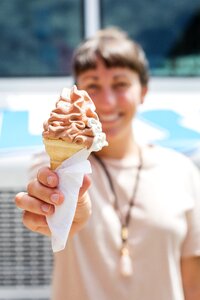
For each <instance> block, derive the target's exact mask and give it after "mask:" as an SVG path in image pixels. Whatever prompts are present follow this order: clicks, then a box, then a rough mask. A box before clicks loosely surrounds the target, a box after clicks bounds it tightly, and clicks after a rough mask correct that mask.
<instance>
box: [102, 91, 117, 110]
mask: <svg viewBox="0 0 200 300" xmlns="http://www.w3.org/2000/svg"><path fill="white" fill-rule="evenodd" d="M101 98H102V99H101V105H102V106H105V107H107V108H110V107H113V106H115V105H116V95H115V93H114V92H113V91H112V89H109V88H105V89H103V91H102V96H101Z"/></svg>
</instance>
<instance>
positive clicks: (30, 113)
mask: <svg viewBox="0 0 200 300" xmlns="http://www.w3.org/2000/svg"><path fill="white" fill-rule="evenodd" d="M0 5H1V10H0V45H1V46H0V300H4V299H9V300H11V299H20V300H24V299H27V300H28V299H32V300H47V299H49V294H50V288H49V286H50V282H51V270H52V252H51V245H50V242H49V240H48V239H46V238H44V237H42V236H39V235H37V234H34V233H32V232H29V231H28V230H26V229H25V228H24V227H23V225H22V224H21V211H19V210H18V209H17V208H15V205H14V200H13V199H14V195H15V194H16V193H17V192H18V191H21V190H24V189H25V187H26V183H27V181H28V174H29V167H30V165H31V162H32V157H33V155H34V153H36V152H38V151H42V150H43V146H42V140H41V132H42V123H43V121H44V119H45V118H46V117H47V116H48V114H49V111H50V109H51V108H52V107H53V105H54V103H55V101H56V100H57V98H58V96H59V94H60V92H61V90H62V88H63V87H65V86H71V84H72V83H73V79H72V77H71V57H72V53H73V50H74V48H75V47H76V46H77V45H78V44H79V42H80V41H81V40H82V39H83V38H86V37H88V36H91V35H92V34H93V33H94V32H96V30H97V29H99V28H103V27H106V26H118V27H120V28H122V29H123V30H125V31H127V32H128V33H129V35H130V36H131V37H132V38H133V39H135V40H136V41H138V42H139V43H140V44H141V45H142V47H143V48H144V50H145V52H146V54H147V57H148V59H149V62H150V74H151V80H150V87H149V88H150V92H149V95H148V96H147V99H146V102H145V104H144V105H143V107H141V109H140V111H139V114H138V118H137V120H136V123H135V126H136V133H137V137H138V139H139V140H141V141H142V142H143V141H144V142H154V143H157V144H160V145H163V146H165V147H170V148H173V149H176V150H178V151H180V152H182V153H184V154H185V155H187V156H189V157H190V158H191V159H192V160H193V161H194V162H195V163H196V164H197V166H199V167H200V2H199V0H193V1H189V0H181V1H178V0H176V1H174V0H173V1H172V0H168V1H165V0H129V1H128V0H124V1H119V0H48V1H45V0H29V1H27V0H0Z"/></svg>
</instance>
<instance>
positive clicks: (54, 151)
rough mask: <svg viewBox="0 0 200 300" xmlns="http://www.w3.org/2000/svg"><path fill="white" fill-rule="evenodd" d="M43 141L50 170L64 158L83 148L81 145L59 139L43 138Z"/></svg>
mask: <svg viewBox="0 0 200 300" xmlns="http://www.w3.org/2000/svg"><path fill="white" fill-rule="evenodd" d="M43 143H44V145H45V149H46V152H47V154H48V155H49V157H50V167H51V169H52V170H55V169H56V168H57V167H58V166H60V165H61V163H62V162H63V161H64V160H66V159H67V158H69V157H71V156H72V155H73V154H75V153H76V152H78V151H80V150H81V149H83V148H84V146H83V145H78V144H75V143H67V142H65V141H63V140H60V139H57V140H53V139H46V138H44V139H43Z"/></svg>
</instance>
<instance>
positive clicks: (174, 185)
mask: <svg viewBox="0 0 200 300" xmlns="http://www.w3.org/2000/svg"><path fill="white" fill-rule="evenodd" d="M142 152H143V153H142V155H143V161H144V165H143V168H142V170H141V174H140V181H139V186H138V191H137V195H136V198H135V203H134V206H133V208H132V211H131V221H130V224H129V239H128V241H129V250H130V254H131V259H132V266H133V275H132V276H131V277H126V278H124V277H123V276H122V275H121V274H120V271H119V259H120V252H119V249H120V246H121V238H120V221H119V218H118V215H117V213H116V211H115V209H114V207H113V201H114V199H113V194H112V191H111V189H110V186H109V183H108V180H107V178H106V176H105V173H104V171H103V169H102V167H101V166H100V164H99V163H98V162H97V161H96V160H95V158H94V157H91V164H92V168H93V173H92V175H91V178H92V186H91V188H90V190H89V193H90V197H91V200H92V207H93V209H92V211H93V212H92V216H91V218H90V220H89V221H88V223H87V224H86V226H85V227H84V228H83V229H82V230H81V231H80V232H79V233H78V234H77V235H75V236H74V238H73V239H72V240H70V241H68V245H67V247H66V249H65V250H64V251H62V252H60V253H57V254H56V260H55V271H54V275H55V276H54V282H53V298H52V299H53V300H68V299H69V300H183V299H184V296H183V289H182V282H181V271H180V259H181V257H183V256H200V176H199V170H198V169H197V168H196V167H195V166H194V165H193V164H192V162H191V161H190V160H189V159H188V158H186V157H185V156H183V155H181V154H179V153H176V152H174V151H172V150H168V149H163V148H161V147H157V146H156V147H143V148H142ZM104 162H105V163H106V166H107V168H108V170H109V172H110V174H111V176H112V180H113V182H114V187H115V189H116V191H117V195H118V199H119V206H120V210H121V212H122V213H123V214H126V211H127V208H128V199H130V197H131V194H132V191H133V187H134V181H135V175H136V169H137V165H138V158H135V157H129V158H128V159H124V160H114V159H105V160H104Z"/></svg>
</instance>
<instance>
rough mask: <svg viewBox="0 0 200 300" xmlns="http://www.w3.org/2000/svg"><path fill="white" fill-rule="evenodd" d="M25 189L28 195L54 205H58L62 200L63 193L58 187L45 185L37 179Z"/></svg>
mask: <svg viewBox="0 0 200 300" xmlns="http://www.w3.org/2000/svg"><path fill="white" fill-rule="evenodd" d="M27 191H28V194H29V195H30V196H32V197H35V198H38V199H40V200H42V201H45V202H47V203H50V204H54V205H60V204H61V203H62V202H63V200H64V195H63V194H62V193H61V192H60V191H59V190H58V189H56V188H50V187H46V186H44V185H42V184H41V183H40V182H39V181H38V180H37V179H35V180H33V181H31V182H30V183H29V184H28V186H27Z"/></svg>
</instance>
